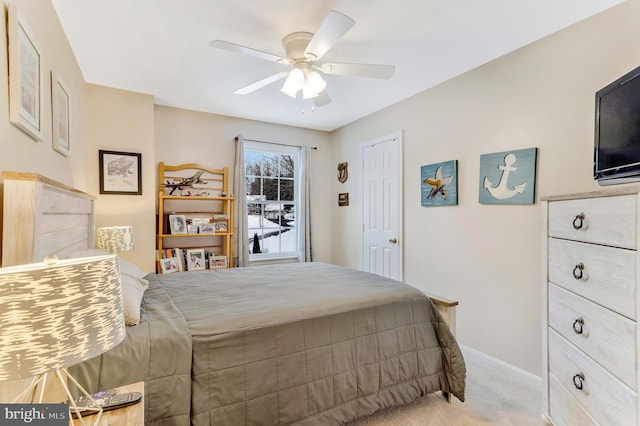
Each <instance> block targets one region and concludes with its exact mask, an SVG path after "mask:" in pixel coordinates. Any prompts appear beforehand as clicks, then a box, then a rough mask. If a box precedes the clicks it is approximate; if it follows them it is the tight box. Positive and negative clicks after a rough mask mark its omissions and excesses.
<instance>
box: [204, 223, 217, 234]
mask: <svg viewBox="0 0 640 426" xmlns="http://www.w3.org/2000/svg"><path fill="white" fill-rule="evenodd" d="M214 232H215V229H214V227H213V223H201V224H200V233H201V234H213V233H214Z"/></svg>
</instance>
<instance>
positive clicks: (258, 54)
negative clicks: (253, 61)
mask: <svg viewBox="0 0 640 426" xmlns="http://www.w3.org/2000/svg"><path fill="white" fill-rule="evenodd" d="M209 46H211V47H216V48H218V49H224V50H228V51H229V52H234V53H240V54H242V55H247V56H253V57H254V58H260V59H264V60H266V61H270V62H278V63H280V64H288V63H289V60H288V59H287V58H283V57H282V56H278V55H274V54H271V53H268V52H263V51H262V50H256V49H252V48H250V47H246V46H240V45H239V44H235V43H229V42H228V41H224V40H213V41H210V42H209Z"/></svg>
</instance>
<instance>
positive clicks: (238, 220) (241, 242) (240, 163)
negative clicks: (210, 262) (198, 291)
mask: <svg viewBox="0 0 640 426" xmlns="http://www.w3.org/2000/svg"><path fill="white" fill-rule="evenodd" d="M233 176H234V182H233V194H234V195H235V203H234V209H233V210H234V216H235V217H234V219H235V220H234V221H233V223H234V226H233V244H234V246H235V247H234V253H236V259H234V262H233V263H234V266H235V267H242V266H249V233H248V231H247V190H246V188H245V177H244V139H243V138H242V136H238V137H236V165H235V168H234V174H233Z"/></svg>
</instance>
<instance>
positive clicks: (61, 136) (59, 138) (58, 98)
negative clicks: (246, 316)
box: [51, 71, 71, 157]
mask: <svg viewBox="0 0 640 426" xmlns="http://www.w3.org/2000/svg"><path fill="white" fill-rule="evenodd" d="M69 102H70V100H69V91H68V90H67V88H66V86H65V84H64V83H63V82H62V81H60V79H59V78H58V76H57V74H56V73H55V72H54V71H51V116H52V119H53V127H52V131H53V132H52V133H53V149H55V150H56V151H58V152H59V153H60V154H62V155H64V156H66V157H69V156H71V141H70V136H69V131H70V129H71V127H70V121H69Z"/></svg>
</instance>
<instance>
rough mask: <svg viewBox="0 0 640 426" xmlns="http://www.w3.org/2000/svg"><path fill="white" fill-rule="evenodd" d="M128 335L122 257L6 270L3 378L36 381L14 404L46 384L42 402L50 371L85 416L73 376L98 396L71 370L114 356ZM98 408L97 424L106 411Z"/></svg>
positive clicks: (1, 314)
mask: <svg viewBox="0 0 640 426" xmlns="http://www.w3.org/2000/svg"><path fill="white" fill-rule="evenodd" d="M125 335H126V331H125V323H124V314H123V305H122V288H121V283H120V272H119V265H118V259H117V257H116V256H115V255H108V256H96V257H84V258H76V259H67V260H59V261H58V260H57V259H55V258H54V259H51V260H49V259H46V260H45V262H42V263H32V264H27V265H18V266H10V267H6V268H0V381H2V380H15V379H23V378H26V377H32V376H34V377H33V380H32V381H31V383H30V384H29V386H28V387H27V388H26V389H25V390H24V391H23V392H22V393H20V394H19V395H18V396H17V397H16V398H15V399H14V402H19V401H21V400H24V398H25V397H27V396H29V395H32V394H33V393H34V391H35V389H36V386H37V385H38V384H40V391H39V398H38V402H39V403H42V397H43V394H44V386H45V382H46V378H47V374H49V373H53V374H54V375H55V377H56V378H57V379H58V381H59V382H60V384H61V386H62V387H63V388H64V390H65V392H66V395H67V398H68V399H69V403H70V404H71V406H72V409H73V410H74V411H75V412H78V409H79V407H77V406H76V405H75V403H74V402H73V400H74V398H73V396H72V395H71V393H70V392H69V388H68V386H67V383H66V380H67V379H68V380H70V381H71V382H72V383H74V384H75V385H76V386H77V387H78V389H80V390H81V391H82V392H83V393H84V394H85V396H87V397H89V399H90V400H92V399H91V397H90V395H89V394H88V393H87V391H86V390H85V389H84V388H83V387H82V386H81V385H80V384H79V383H78V382H77V381H76V380H75V379H74V378H73V377H72V376H71V375H70V374H69V373H68V372H67V368H66V367H69V366H72V365H74V364H77V363H79V362H82V361H85V360H88V359H90V358H93V357H95V356H97V355H100V354H102V353H103V352H106V351H107V350H109V349H111V348H113V347H115V346H116V345H118V344H119V343H120V342H121V341H122V340H123V339H124V337H125ZM30 399H32V400H33V398H30ZM80 408H82V407H80ZM92 411H94V412H97V414H98V415H97V417H96V419H95V422H96V423H95V424H97V422H98V420H99V419H100V414H101V412H102V409H93V410H92ZM79 419H82V417H81V416H80V415H79ZM82 424H84V419H82Z"/></svg>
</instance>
